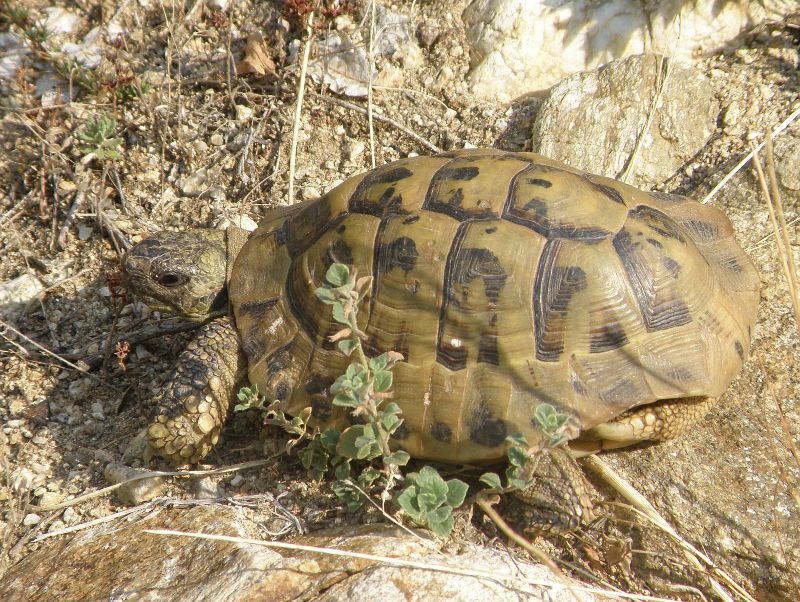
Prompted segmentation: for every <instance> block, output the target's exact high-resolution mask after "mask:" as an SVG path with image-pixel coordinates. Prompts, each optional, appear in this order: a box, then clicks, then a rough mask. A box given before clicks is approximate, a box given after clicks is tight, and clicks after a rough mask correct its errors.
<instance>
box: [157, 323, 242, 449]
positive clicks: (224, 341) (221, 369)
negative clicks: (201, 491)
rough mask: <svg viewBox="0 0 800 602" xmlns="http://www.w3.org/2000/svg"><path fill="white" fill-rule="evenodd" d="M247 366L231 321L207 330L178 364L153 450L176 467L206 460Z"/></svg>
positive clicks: (203, 329) (210, 325)
mask: <svg viewBox="0 0 800 602" xmlns="http://www.w3.org/2000/svg"><path fill="white" fill-rule="evenodd" d="M245 365H246V364H245V358H244V355H243V354H242V352H241V349H240V345H239V335H238V333H237V332H236V328H235V326H234V324H233V321H232V320H231V318H229V317H225V318H219V319H217V320H214V321H212V322H209V323H208V324H205V325H204V326H202V327H201V328H200V329H199V330H198V331H197V336H196V337H195V338H194V339H193V340H192V341H191V342H190V343H189V345H187V347H186V349H185V350H184V351H183V353H181V355H180V357H179V358H178V365H177V367H176V368H175V374H174V375H173V377H172V379H171V380H170V381H169V383H168V384H167V390H166V393H165V395H164V397H163V401H162V402H161V404H160V406H159V408H158V409H157V413H156V416H155V418H154V420H153V422H152V424H151V425H150V426H149V427H148V428H147V439H148V441H149V444H150V447H151V448H152V449H153V450H155V452H156V453H158V454H159V455H160V456H162V457H164V458H166V459H167V460H169V461H170V462H172V463H174V464H186V463H189V464H196V463H197V462H199V461H200V460H202V459H203V458H204V457H205V456H206V455H207V454H208V452H210V451H211V448H212V447H213V446H214V445H215V444H216V443H217V440H218V439H219V433H220V430H221V429H222V425H223V424H224V423H225V421H226V420H227V419H228V409H229V407H230V401H231V399H232V398H233V395H234V393H235V389H236V387H237V386H238V384H239V382H240V381H241V379H242V378H243V376H244V374H245Z"/></svg>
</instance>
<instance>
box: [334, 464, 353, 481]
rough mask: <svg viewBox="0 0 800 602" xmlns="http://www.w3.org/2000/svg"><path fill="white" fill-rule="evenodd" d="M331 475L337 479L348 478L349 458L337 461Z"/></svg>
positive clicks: (343, 479) (344, 479)
mask: <svg viewBox="0 0 800 602" xmlns="http://www.w3.org/2000/svg"><path fill="white" fill-rule="evenodd" d="M333 476H334V477H335V478H336V479H338V480H339V481H346V480H347V479H349V478H350V460H343V461H342V462H339V463H338V464H337V465H336V466H335V467H334V469H333Z"/></svg>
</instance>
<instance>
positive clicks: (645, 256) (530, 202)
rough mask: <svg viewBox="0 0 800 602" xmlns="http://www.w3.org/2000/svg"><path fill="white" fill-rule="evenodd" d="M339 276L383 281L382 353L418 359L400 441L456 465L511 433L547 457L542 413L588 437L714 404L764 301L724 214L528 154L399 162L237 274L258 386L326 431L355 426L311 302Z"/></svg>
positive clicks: (490, 453) (320, 205) (302, 222)
mask: <svg viewBox="0 0 800 602" xmlns="http://www.w3.org/2000/svg"><path fill="white" fill-rule="evenodd" d="M334 262H340V263H345V264H348V265H351V266H354V267H355V268H356V270H357V271H358V274H359V275H365V274H366V275H371V276H372V277H373V281H372V290H371V294H370V296H369V302H368V303H364V304H363V305H362V307H361V311H360V313H359V326H360V328H362V329H363V330H364V331H365V332H366V333H367V337H368V340H367V341H366V342H365V348H366V350H367V352H368V353H369V354H370V355H374V354H378V353H382V352H384V351H388V350H390V349H395V350H400V351H401V352H402V353H403V355H404V356H405V359H404V361H403V362H401V363H400V364H398V365H397V366H396V368H395V379H394V387H393V388H394V397H393V401H396V402H397V403H398V404H399V405H400V406H401V408H402V410H403V417H404V419H405V423H404V424H403V428H402V429H401V430H400V431H399V432H398V433H396V434H395V436H394V440H395V441H397V442H398V444H399V445H400V446H401V447H403V448H405V449H406V450H408V451H409V452H410V453H412V455H414V456H417V457H421V458H431V459H436V460H443V461H448V460H449V461H452V460H454V459H456V458H457V459H458V460H459V461H462V462H480V461H487V460H492V459H499V458H500V457H502V455H503V453H504V451H503V450H504V441H505V437H506V436H507V435H509V434H511V433H515V432H521V433H522V434H524V435H525V436H526V437H527V439H528V441H529V442H530V443H531V444H532V445H535V444H536V443H537V442H538V441H540V440H541V439H542V434H541V432H540V431H539V427H538V425H537V424H536V422H535V421H532V420H531V416H532V414H533V410H534V409H535V407H536V406H537V405H538V403H540V402H542V401H546V402H548V403H552V404H553V405H556V407H558V408H559V411H561V412H566V413H567V414H568V415H569V416H570V417H571V424H574V425H575V426H576V427H577V428H578V429H586V428H591V427H592V426H595V425H597V424H600V423H603V422H607V421H608V420H611V419H613V418H614V417H616V416H618V415H619V414H621V413H622V412H624V411H626V410H628V409H630V408H631V407H635V406H637V405H641V404H646V403H651V402H652V401H655V400H656V399H657V398H659V397H669V396H675V395H719V394H720V393H721V392H722V391H723V390H724V389H725V388H726V387H727V385H728V383H729V382H730V380H731V379H732V378H733V376H734V375H735V373H736V372H737V371H738V369H739V367H740V366H741V363H742V362H743V361H744V358H746V357H747V353H748V347H749V342H750V329H751V325H752V324H753V322H754V312H755V305H756V302H757V298H758V292H757V291H758V277H757V275H756V274H755V271H754V269H753V267H752V265H751V264H750V263H749V261H748V260H747V257H746V255H744V253H743V252H742V251H741V249H740V248H739V247H738V245H736V243H735V241H734V240H733V238H732V236H731V228H730V224H729V223H728V222H727V220H726V219H725V218H724V216H722V214H721V213H720V212H718V211H717V210H715V209H713V208H710V207H705V206H699V205H698V204H697V203H694V202H693V201H690V200H688V199H685V198H684V197H679V196H676V195H666V194H663V193H643V192H641V191H637V190H635V189H633V188H630V187H628V186H626V185H624V184H620V183H618V182H615V181H612V180H608V179H606V178H601V177H599V176H592V175H586V174H582V173H580V172H577V171H575V170H572V169H570V168H566V167H563V166H560V165H558V164H556V163H554V162H552V161H549V160H547V159H544V158H542V157H538V156H536V155H532V154H526V153H503V152H500V151H493V150H473V151H460V152H453V153H448V154H445V155H439V156H436V157H427V158H414V159H404V160H401V161H399V162H396V163H393V164H390V165H387V166H384V167H381V168H378V169H376V170H373V171H371V172H369V173H367V174H363V175H361V176H357V177H355V178H352V179H350V180H348V181H346V182H345V183H344V184H342V185H341V186H340V187H338V188H337V189H334V190H333V191H331V192H329V193H328V194H326V195H325V196H324V197H322V198H321V199H319V200H317V201H312V202H309V203H304V204H302V205H298V206H293V207H289V208H285V209H281V210H280V211H279V212H278V213H276V214H275V217H270V218H269V219H268V220H266V221H265V222H264V223H262V225H261V226H260V227H259V230H257V231H256V233H254V234H253V235H252V236H251V239H250V241H249V242H248V243H247V244H246V246H245V248H244V249H243V250H242V252H241V253H240V255H239V257H238V258H237V262H236V265H235V267H234V270H233V275H232V278H231V282H230V287H229V288H230V297H231V304H232V306H233V308H234V312H235V317H236V321H237V326H238V327H239V329H240V332H241V337H242V345H243V348H244V351H245V353H246V355H247V357H248V362H249V365H250V379H251V382H254V383H257V384H258V385H259V390H261V391H264V392H266V393H267V394H269V395H272V396H273V398H279V399H283V400H285V402H286V408H287V411H289V412H290V413H291V412H292V411H295V412H296V411H298V410H299V409H301V408H303V407H306V406H311V407H312V408H313V412H314V416H316V418H317V420H318V421H319V422H320V423H321V425H322V426H325V425H326V424H334V423H337V424H347V423H348V420H347V419H346V417H344V416H343V415H342V413H341V411H340V410H339V409H338V408H334V407H332V406H331V405H330V403H328V402H326V401H325V400H324V395H325V394H327V388H328V387H329V386H330V384H331V383H332V382H333V380H334V378H335V377H336V375H338V374H341V373H342V372H343V371H344V369H345V368H346V365H347V363H349V359H347V358H344V357H343V356H342V355H341V354H340V353H338V351H337V350H336V349H335V345H334V344H332V343H331V342H330V341H328V340H326V339H327V337H328V336H329V335H331V334H333V333H335V332H336V331H337V330H338V328H339V326H338V325H336V324H334V323H332V320H331V318H330V313H329V312H330V306H326V305H324V304H322V303H321V302H320V301H319V300H318V299H317V298H316V297H315V295H314V294H313V291H314V289H315V288H317V287H319V286H321V285H323V281H324V277H325V272H326V271H327V269H328V267H329V266H330V265H331V264H332V263H334ZM698 283H703V284H700V285H698ZM704 337H705V338H704ZM706 341H712V342H710V343H707V342H706ZM715 341H719V342H720V343H724V344H719V343H717V342H715ZM576 433H577V431H576Z"/></svg>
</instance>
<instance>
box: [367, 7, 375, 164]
mask: <svg viewBox="0 0 800 602" xmlns="http://www.w3.org/2000/svg"><path fill="white" fill-rule="evenodd" d="M369 12H370V23H369V54H368V55H367V56H368V57H369V61H368V62H367V70H368V76H369V81H367V124H368V126H369V153H370V158H371V160H372V169H375V128H374V127H373V125H372V70H373V67H374V66H375V65H374V64H375V54H374V44H375V0H370V3H369Z"/></svg>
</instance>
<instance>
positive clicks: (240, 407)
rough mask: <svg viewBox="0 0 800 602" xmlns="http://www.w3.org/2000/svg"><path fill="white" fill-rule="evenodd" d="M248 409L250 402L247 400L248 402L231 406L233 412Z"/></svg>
mask: <svg viewBox="0 0 800 602" xmlns="http://www.w3.org/2000/svg"><path fill="white" fill-rule="evenodd" d="M249 409H250V403H249V402H248V403H237V404H236V405H235V406H233V411H234V412H244V411H245V410H249Z"/></svg>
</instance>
